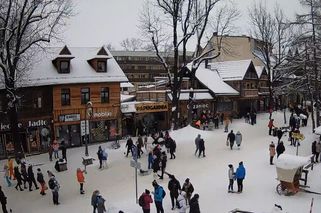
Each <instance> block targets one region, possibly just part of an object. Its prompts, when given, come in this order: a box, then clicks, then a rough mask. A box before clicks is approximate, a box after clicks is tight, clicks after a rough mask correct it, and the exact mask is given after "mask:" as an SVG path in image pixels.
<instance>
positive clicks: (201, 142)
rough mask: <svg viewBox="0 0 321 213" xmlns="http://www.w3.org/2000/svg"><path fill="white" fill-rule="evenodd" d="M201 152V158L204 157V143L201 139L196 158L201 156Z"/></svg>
mask: <svg viewBox="0 0 321 213" xmlns="http://www.w3.org/2000/svg"><path fill="white" fill-rule="evenodd" d="M202 152H203V157H205V141H204V139H203V138H202V139H201V140H200V144H199V153H198V158H199V157H200V156H201V153H202Z"/></svg>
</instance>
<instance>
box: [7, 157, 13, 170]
mask: <svg viewBox="0 0 321 213" xmlns="http://www.w3.org/2000/svg"><path fill="white" fill-rule="evenodd" d="M8 167H9V169H13V165H12V159H10V160H9V161H8Z"/></svg>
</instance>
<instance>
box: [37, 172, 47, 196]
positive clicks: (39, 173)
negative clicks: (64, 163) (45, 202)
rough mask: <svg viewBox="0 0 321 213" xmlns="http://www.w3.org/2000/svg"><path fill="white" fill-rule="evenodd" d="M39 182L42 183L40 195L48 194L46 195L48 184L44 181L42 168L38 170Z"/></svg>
mask: <svg viewBox="0 0 321 213" xmlns="http://www.w3.org/2000/svg"><path fill="white" fill-rule="evenodd" d="M37 171H38V172H37V181H38V182H39V183H40V185H41V192H40V194H41V195H45V194H46V193H45V185H46V182H45V180H44V179H43V174H42V172H41V169H40V168H38V169H37Z"/></svg>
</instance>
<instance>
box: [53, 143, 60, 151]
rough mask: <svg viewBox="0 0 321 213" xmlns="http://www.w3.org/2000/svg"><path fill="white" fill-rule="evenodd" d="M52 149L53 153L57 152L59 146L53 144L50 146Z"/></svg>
mask: <svg viewBox="0 0 321 213" xmlns="http://www.w3.org/2000/svg"><path fill="white" fill-rule="evenodd" d="M52 148H53V149H54V151H57V150H58V149H59V144H58V143H54V144H53V145H52Z"/></svg>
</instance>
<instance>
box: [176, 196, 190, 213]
mask: <svg viewBox="0 0 321 213" xmlns="http://www.w3.org/2000/svg"><path fill="white" fill-rule="evenodd" d="M177 203H178V204H179V206H177V209H178V212H179V213H186V210H187V209H188V208H189V205H188V204H187V199H186V192H184V191H182V192H181V194H180V195H179V196H178V198H177Z"/></svg>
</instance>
